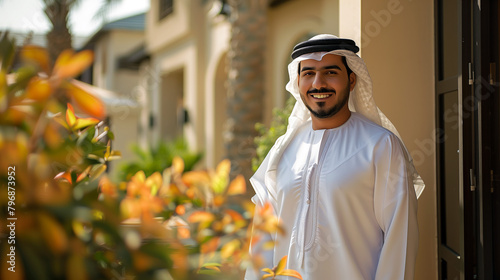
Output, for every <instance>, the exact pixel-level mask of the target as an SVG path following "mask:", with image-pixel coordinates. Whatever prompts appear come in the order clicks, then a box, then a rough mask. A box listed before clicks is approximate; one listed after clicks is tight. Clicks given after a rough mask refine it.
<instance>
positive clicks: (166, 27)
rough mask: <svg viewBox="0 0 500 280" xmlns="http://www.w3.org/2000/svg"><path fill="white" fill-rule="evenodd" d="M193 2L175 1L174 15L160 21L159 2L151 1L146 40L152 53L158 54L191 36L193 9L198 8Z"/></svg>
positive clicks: (189, 0) (186, 0)
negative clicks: (191, 14) (193, 7)
mask: <svg viewBox="0 0 500 280" xmlns="http://www.w3.org/2000/svg"><path fill="white" fill-rule="evenodd" d="M191 2H192V1H191V0H182V1H173V5H174V6H173V12H172V14H170V15H168V16H166V17H165V18H163V19H161V20H159V17H158V13H159V12H158V9H159V1H158V0H151V6H150V9H149V11H148V12H147V14H146V40H147V47H148V51H149V52H150V53H154V52H157V51H159V50H160V49H162V48H165V46H168V45H170V44H174V43H176V42H178V41H179V40H181V39H182V38H184V37H186V36H188V35H189V33H190V32H191V31H192V30H191V25H190V13H191V11H192V9H191V8H192V6H197V5H193V4H192V3H191ZM196 4H197V3H196Z"/></svg>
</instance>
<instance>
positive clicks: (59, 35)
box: [44, 0, 75, 61]
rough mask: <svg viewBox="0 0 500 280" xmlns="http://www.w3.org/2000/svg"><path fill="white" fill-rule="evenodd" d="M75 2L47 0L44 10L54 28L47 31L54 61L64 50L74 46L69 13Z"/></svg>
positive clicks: (49, 49) (48, 43)
mask: <svg viewBox="0 0 500 280" xmlns="http://www.w3.org/2000/svg"><path fill="white" fill-rule="evenodd" d="M74 2H75V1H71V0H56V1H45V3H46V6H45V10H44V11H45V14H46V15H47V18H48V19H49V20H50V22H51V23H52V29H51V30H50V31H49V32H48V33H47V49H48V51H49V54H50V57H51V59H52V61H55V59H56V58H57V56H59V54H60V53H61V52H62V51H63V50H65V49H71V48H72V38H71V32H70V31H69V28H68V15H69V11H70V10H71V6H72V5H73V4H74Z"/></svg>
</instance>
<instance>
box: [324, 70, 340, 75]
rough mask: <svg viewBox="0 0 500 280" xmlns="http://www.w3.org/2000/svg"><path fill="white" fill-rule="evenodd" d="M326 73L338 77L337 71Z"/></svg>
mask: <svg viewBox="0 0 500 280" xmlns="http://www.w3.org/2000/svg"><path fill="white" fill-rule="evenodd" d="M326 73H327V74H328V75H336V74H337V72H336V71H328V72H326Z"/></svg>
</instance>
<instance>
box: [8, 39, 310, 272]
mask: <svg viewBox="0 0 500 280" xmlns="http://www.w3.org/2000/svg"><path fill="white" fill-rule="evenodd" d="M13 50H14V47H13V43H12V42H11V41H9V40H6V39H5V38H4V37H1V36H0V51H1V53H0V66H1V67H0V155H2V156H1V158H0V189H1V193H2V197H1V198H0V220H2V221H8V222H6V223H8V225H9V226H5V225H4V226H2V227H1V228H0V252H1V254H0V268H1V270H0V279H69V280H73V279H138V280H139V279H242V275H243V273H244V271H245V268H246V267H247V265H248V264H249V263H254V264H259V263H260V262H259V254H254V255H252V256H250V255H249V254H248V252H249V247H250V240H251V238H252V235H251V234H250V231H249V229H250V228H253V229H254V233H256V235H257V236H254V238H258V235H259V234H262V233H266V234H272V233H275V232H280V233H282V232H283V229H282V227H281V225H280V224H279V220H278V219H277V218H276V217H275V216H273V215H272V213H273V210H272V206H270V204H267V205H265V206H264V207H262V209H257V211H255V212H257V213H258V214H257V215H256V216H255V219H254V217H253V213H254V208H253V207H254V205H253V204H252V203H251V202H250V201H246V202H243V203H242V204H241V205H238V207H234V208H232V207H233V204H231V203H228V201H229V200H230V199H232V198H233V197H238V196H241V195H243V194H245V191H246V181H245V179H244V178H243V176H242V175H238V176H237V177H236V178H235V179H234V180H232V181H231V180H230V177H229V172H230V170H231V166H230V165H231V164H230V162H229V160H224V161H222V162H221V163H220V164H219V165H218V166H217V168H216V170H198V171H186V169H187V168H192V167H193V165H194V164H195V162H197V161H198V160H199V158H200V155H197V154H191V153H189V152H187V147H186V144H185V143H183V142H176V143H172V144H169V145H167V144H161V145H160V146H159V147H158V148H157V149H155V150H153V151H141V150H139V149H136V151H137V153H138V155H139V157H140V158H141V161H140V162H139V163H138V164H144V166H142V168H141V169H143V168H149V170H147V172H148V173H151V172H153V170H158V171H155V172H153V173H152V174H150V175H146V174H145V172H144V171H142V170H140V171H138V172H136V173H134V174H133V176H131V177H130V178H127V180H124V181H121V182H113V181H111V180H110V179H109V178H108V177H107V176H106V174H105V172H104V171H105V170H106V168H107V165H108V162H109V161H111V160H113V159H116V158H118V157H119V156H120V153H119V152H117V151H113V150H111V148H110V146H111V145H110V142H107V143H106V142H102V139H105V137H104V136H108V138H109V139H112V138H113V137H112V133H111V132H110V131H109V128H107V127H103V126H104V124H103V123H104V122H102V121H101V120H102V119H103V118H104V117H105V116H106V112H105V106H104V104H103V103H102V101H101V100H99V99H98V98H96V97H95V96H93V95H91V94H90V93H88V92H85V90H84V89H83V88H80V87H79V86H78V83H74V80H73V77H75V76H76V75H78V74H79V73H81V71H83V69H85V68H86V67H88V65H90V64H91V62H92V56H93V55H92V53H91V52H89V51H82V52H80V53H77V54H75V53H73V52H72V51H64V52H63V53H62V54H61V55H60V56H59V57H58V59H57V60H56V62H55V65H54V68H53V69H52V68H51V66H50V63H49V61H50V60H49V56H48V54H47V52H46V50H44V49H42V48H39V47H34V46H26V47H24V48H23V49H22V50H21V54H20V55H19V57H20V58H21V60H22V62H23V63H22V65H21V68H19V69H17V70H15V71H14V72H13V73H9V74H8V72H9V71H10V69H12V63H13V61H14V59H13V58H12V57H13V56H14V52H13ZM61 97H64V98H61ZM61 99H66V100H71V103H67V104H63V103H61V101H60V100H61ZM73 107H76V108H77V109H78V110H77V112H82V113H84V114H85V115H86V117H82V116H78V115H76V114H75V110H74V109H73ZM87 116H89V117H87ZM174 155H180V156H181V157H183V158H184V160H182V159H181V157H179V156H174ZM155 161H161V165H154V164H153V162H155ZM188 161H189V163H187V162H188ZM252 221H253V222H252ZM282 263H283V265H280V266H278V267H277V268H274V269H266V270H265V271H266V272H267V273H268V275H271V276H266V277H274V276H276V275H290V276H293V277H296V278H298V279H301V277H300V275H299V274H298V273H295V272H293V271H288V270H284V269H283V267H284V263H285V262H284V261H283V262H282ZM11 269H12V270H11ZM14 271H15V272H14Z"/></svg>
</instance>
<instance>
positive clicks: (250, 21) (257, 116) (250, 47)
mask: <svg viewBox="0 0 500 280" xmlns="http://www.w3.org/2000/svg"><path fill="white" fill-rule="evenodd" d="M228 3H229V4H230V5H231V15H230V18H229V21H230V22H231V26H232V28H231V38H230V47H229V52H228V55H227V57H228V60H227V63H228V75H229V76H228V92H227V93H228V101H227V115H228V122H227V124H226V132H225V146H226V152H227V155H228V158H229V159H230V160H231V163H232V168H231V175H232V176H234V175H236V174H243V175H244V176H245V178H247V179H249V178H250V176H251V175H252V165H251V160H252V158H253V157H254V155H255V145H254V140H253V139H254V137H255V136H256V134H257V133H256V130H255V124H256V123H257V122H262V118H263V117H262V116H263V107H264V106H263V96H264V56H265V46H266V25H267V16H266V11H267V7H268V5H267V0H229V1H228Z"/></svg>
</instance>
